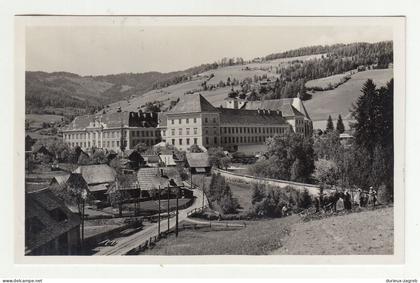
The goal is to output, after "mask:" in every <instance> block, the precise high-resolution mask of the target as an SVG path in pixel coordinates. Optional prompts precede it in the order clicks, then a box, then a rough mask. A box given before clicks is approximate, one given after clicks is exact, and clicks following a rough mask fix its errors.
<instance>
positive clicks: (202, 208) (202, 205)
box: [201, 175, 204, 210]
mask: <svg viewBox="0 0 420 283" xmlns="http://www.w3.org/2000/svg"><path fill="white" fill-rule="evenodd" d="M201 189H202V190H203V202H202V204H201V210H204V175H203V184H202V187H201Z"/></svg>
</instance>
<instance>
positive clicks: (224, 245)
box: [142, 215, 299, 255]
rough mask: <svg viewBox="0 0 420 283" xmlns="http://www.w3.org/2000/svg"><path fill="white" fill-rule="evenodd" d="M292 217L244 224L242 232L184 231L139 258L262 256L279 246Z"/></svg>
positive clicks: (296, 219)
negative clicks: (152, 256)
mask: <svg viewBox="0 0 420 283" xmlns="http://www.w3.org/2000/svg"><path fill="white" fill-rule="evenodd" d="M296 221H299V217H298V216H296V215H294V216H290V217H285V218H281V219H274V220H261V221H250V222H247V226H246V228H243V229H240V230H230V231H213V230H209V229H199V230H185V231H181V232H180V233H179V236H178V238H175V236H174V235H171V236H169V237H168V238H167V239H163V240H161V241H159V242H158V243H157V244H156V246H155V247H154V248H153V249H149V250H146V251H145V252H144V253H142V255H266V254H268V253H270V251H273V250H276V249H278V248H280V247H281V246H282V239H283V238H284V237H285V235H286V234H287V233H288V230H289V227H290V225H291V224H292V223H295V222H296Z"/></svg>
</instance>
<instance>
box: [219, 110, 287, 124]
mask: <svg viewBox="0 0 420 283" xmlns="http://www.w3.org/2000/svg"><path fill="white" fill-rule="evenodd" d="M219 110H220V123H221V124H242V125H249V124H267V125H268V124H286V120H285V119H284V117H283V116H282V115H280V114H278V113H277V112H276V111H271V112H270V114H268V113H267V112H266V113H263V112H262V111H260V113H258V111H257V110H242V109H230V108H220V109H219Z"/></svg>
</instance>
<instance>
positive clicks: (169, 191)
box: [168, 183, 171, 233]
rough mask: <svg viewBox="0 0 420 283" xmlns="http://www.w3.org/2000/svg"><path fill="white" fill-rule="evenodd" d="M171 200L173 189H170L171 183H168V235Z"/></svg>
mask: <svg viewBox="0 0 420 283" xmlns="http://www.w3.org/2000/svg"><path fill="white" fill-rule="evenodd" d="M170 200H171V187H169V183H168V233H169V218H170V215H169V201H170Z"/></svg>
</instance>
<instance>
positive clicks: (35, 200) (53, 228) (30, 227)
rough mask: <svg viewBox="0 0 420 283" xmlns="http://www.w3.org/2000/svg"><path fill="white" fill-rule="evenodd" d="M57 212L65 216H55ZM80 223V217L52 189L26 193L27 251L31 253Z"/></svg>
mask: <svg viewBox="0 0 420 283" xmlns="http://www.w3.org/2000/svg"><path fill="white" fill-rule="evenodd" d="M56 212H59V213H61V214H62V215H63V217H61V218H57V217H55V215H56V214H55V213H56ZM79 225H80V218H79V217H78V216H77V215H76V214H74V213H72V212H71V211H70V210H69V209H68V208H67V207H66V206H65V205H64V203H63V202H62V201H61V200H60V199H58V198H57V197H56V196H55V195H54V194H53V193H52V192H51V191H50V190H48V189H44V190H40V191H36V192H32V193H27V194H26V195H25V250H26V251H25V253H30V252H31V251H32V250H34V249H36V248H39V247H41V246H42V245H44V244H46V243H48V242H50V241H52V240H54V239H56V238H58V237H59V236H60V235H62V234H64V233H67V232H68V231H70V230H72V229H74V228H76V227H77V226H79Z"/></svg>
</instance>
